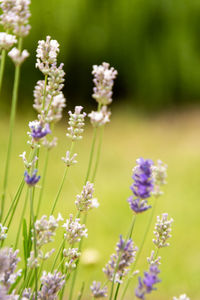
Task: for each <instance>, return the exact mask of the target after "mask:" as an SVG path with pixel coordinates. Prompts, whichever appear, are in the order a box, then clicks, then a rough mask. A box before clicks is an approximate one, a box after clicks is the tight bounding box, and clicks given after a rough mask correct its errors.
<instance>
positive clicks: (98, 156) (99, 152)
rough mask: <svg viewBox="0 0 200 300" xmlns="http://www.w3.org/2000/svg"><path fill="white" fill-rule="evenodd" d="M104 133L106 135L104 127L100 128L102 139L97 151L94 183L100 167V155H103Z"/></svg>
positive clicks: (93, 176)
mask: <svg viewBox="0 0 200 300" xmlns="http://www.w3.org/2000/svg"><path fill="white" fill-rule="evenodd" d="M103 133H104V126H102V127H101V128H100V139H99V145H98V150H97V157H96V163H95V167H94V172H93V175H92V182H93V183H94V181H95V177H96V173H97V169H98V166H99V161H100V155H101V148H102V141H103Z"/></svg>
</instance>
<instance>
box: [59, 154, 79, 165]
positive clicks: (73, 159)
mask: <svg viewBox="0 0 200 300" xmlns="http://www.w3.org/2000/svg"><path fill="white" fill-rule="evenodd" d="M76 157H77V154H76V153H74V154H73V155H72V156H70V152H69V151H67V152H66V156H65V157H62V158H61V159H62V160H63V161H64V163H65V164H66V166H67V167H70V166H72V165H74V164H76V163H77V160H76Z"/></svg>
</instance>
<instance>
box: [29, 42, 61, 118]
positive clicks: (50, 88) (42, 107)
mask: <svg viewBox="0 0 200 300" xmlns="http://www.w3.org/2000/svg"><path fill="white" fill-rule="evenodd" d="M59 51H60V50H59V44H58V42H57V41H56V40H52V39H51V37H50V36H47V38H46V41H44V40H42V41H39V42H38V48H37V63H36V68H38V69H39V70H40V71H41V72H42V73H43V74H44V75H46V76H47V78H46V81H45V80H39V81H38V82H37V84H36V87H35V90H34V105H33V107H34V108H35V109H36V110H37V112H38V113H40V114H42V115H44V118H45V120H46V121H47V122H49V123H52V122H54V123H55V122H57V121H59V120H60V119H61V117H62V111H63V108H64V107H65V106H66V103H65V102H66V100H65V97H64V95H63V93H62V91H61V90H62V88H63V86H64V84H63V82H64V81H65V80H64V76H65V72H64V71H63V66H64V64H60V66H59V67H57V55H58V53H59Z"/></svg>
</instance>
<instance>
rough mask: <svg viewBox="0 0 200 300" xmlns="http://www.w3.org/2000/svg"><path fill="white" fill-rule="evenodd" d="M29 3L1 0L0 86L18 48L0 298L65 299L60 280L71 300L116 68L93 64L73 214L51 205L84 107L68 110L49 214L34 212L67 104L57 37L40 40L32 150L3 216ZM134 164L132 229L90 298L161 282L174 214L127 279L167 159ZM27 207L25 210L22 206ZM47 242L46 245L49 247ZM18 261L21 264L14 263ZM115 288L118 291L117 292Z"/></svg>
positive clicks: (72, 158)
mask: <svg viewBox="0 0 200 300" xmlns="http://www.w3.org/2000/svg"><path fill="white" fill-rule="evenodd" d="M29 5H30V1H29V0H1V1H0V7H1V10H2V15H1V17H0V19H1V24H2V25H3V27H4V29H5V30H6V32H2V33H0V48H1V50H2V54H1V67H0V89H1V86H2V79H3V73H4V68H5V57H6V53H7V51H8V50H10V49H11V48H12V47H13V46H14V45H15V44H18V48H15V47H14V48H12V49H11V50H10V51H9V53H8V56H10V58H11V59H12V61H13V63H14V65H15V81H14V90H13V99H12V108H11V117H10V134H9V142H8V151H7V158H6V168H5V176H4V185H3V191H2V197H1V214H0V216H1V222H2V223H0V241H1V249H0V299H3V300H11V299H13V300H14V299H23V300H26V299H34V300H37V299H38V300H54V299H58V298H59V299H63V297H64V291H65V286H66V285H68V288H69V289H68V291H69V300H72V299H74V298H75V297H74V288H75V284H76V281H77V279H79V278H78V277H77V274H78V273H77V270H78V267H79V259H80V257H81V252H82V246H83V244H82V242H83V239H84V238H86V237H87V235H88V230H87V227H86V221H87V215H88V213H89V211H90V210H91V209H93V208H97V207H98V206H99V202H98V200H97V198H96V197H95V196H94V194H95V189H94V182H95V179H96V173H97V169H98V165H99V160H100V154H101V145H102V140H103V129H104V126H105V124H106V123H108V122H110V116H111V112H110V110H109V109H108V105H110V104H111V102H112V94H113V91H112V88H113V85H114V79H115V78H116V76H117V71H116V70H115V69H114V68H113V67H110V65H109V64H108V63H105V62H104V63H102V65H100V66H97V65H95V66H93V71H92V74H93V75H94V79H93V81H94V84H95V87H94V89H93V94H92V97H93V98H94V99H95V100H96V101H97V103H98V105H97V106H98V107H97V110H96V111H92V112H90V113H89V114H88V117H89V119H90V122H91V124H92V126H93V139H92V142H91V149H90V155H89V161H88V167H87V170H86V176H85V178H84V181H83V188H82V190H81V192H80V193H79V194H78V195H77V196H76V200H75V203H74V204H75V209H76V212H75V216H73V214H70V215H69V218H67V216H66V215H64V218H65V220H66V221H65V222H63V220H64V219H63V217H62V216H61V214H60V213H58V216H57V218H55V216H54V211H55V208H56V206H57V204H58V200H59V198H60V195H61V192H62V189H63V186H64V184H65V180H66V176H67V173H68V170H69V168H70V167H71V166H72V165H74V164H77V163H78V162H77V160H76V159H77V156H78V154H77V153H75V152H74V147H75V145H76V143H77V142H78V141H79V140H80V139H82V138H83V132H84V126H85V118H86V113H85V112H83V107H82V106H76V107H75V109H74V112H72V111H69V112H68V115H69V120H68V128H67V133H66V136H67V138H69V139H70V142H71V146H70V148H69V149H66V155H65V156H63V157H62V158H61V159H62V161H63V162H64V164H65V166H64V167H65V169H64V175H63V178H62V180H61V182H60V185H59V187H58V192H57V194H56V196H55V198H54V199H53V202H52V203H53V205H52V208H51V211H50V215H47V213H48V212H46V211H45V212H43V213H45V214H43V215H42V216H41V218H38V216H39V214H40V209H41V203H42V200H43V192H44V186H45V179H46V174H47V168H48V162H49V152H50V150H51V149H52V148H54V147H56V146H57V138H56V137H52V136H53V132H54V126H55V124H56V123H57V122H58V121H59V120H60V119H61V118H62V113H63V109H64V108H65V107H66V100H65V97H64V94H63V92H62V89H63V87H64V82H65V79H64V76H65V72H64V65H63V64H62V63H61V64H58V54H59V51H60V49H59V43H58V42H57V41H56V40H54V39H51V37H50V36H47V37H46V40H41V41H39V42H38V47H37V50H36V58H37V60H36V68H38V69H39V70H40V71H41V73H42V74H43V76H44V78H43V79H42V80H39V81H38V82H37V83H36V86H35V89H34V93H33V96H34V104H33V107H34V109H35V110H36V112H37V117H36V119H35V120H34V121H30V122H29V124H28V126H29V131H28V145H29V146H30V153H29V154H28V158H27V156H26V152H25V151H24V152H23V153H22V154H21V155H19V156H20V157H21V158H22V161H23V164H24V168H25V171H24V176H22V174H21V177H22V180H21V183H20V185H19V187H18V189H17V191H16V193H15V195H14V197H13V199H12V201H11V204H10V206H9V207H8V209H7V212H6V215H4V203H5V199H6V191H7V182H8V175H9V164H10V154H11V147H12V135H13V128H14V121H15V112H16V104H17V94H18V86H19V77H20V67H21V64H22V63H23V62H24V61H25V59H26V58H27V57H28V56H29V54H28V52H27V50H23V51H22V40H23V38H24V37H25V36H27V35H28V33H29V31H30V25H29V21H28V20H29V17H30V11H29ZM97 141H98V144H97ZM96 144H97V145H96ZM41 151H45V152H46V158H45V164H44V169H43V172H41V170H40V166H39V162H40V152H41ZM136 163H137V165H136V167H134V169H133V176H132V179H133V184H132V185H131V191H132V193H133V194H132V195H131V196H130V197H129V198H128V203H129V205H130V208H131V213H130V217H131V218H132V221H131V222H130V228H129V230H128V232H127V235H126V237H125V238H123V237H122V235H120V239H119V242H118V243H117V245H116V251H115V253H114V254H112V255H111V257H110V260H109V261H108V263H107V264H106V265H105V267H104V268H103V272H104V274H105V276H106V280H105V283H103V284H101V282H99V281H93V282H92V283H91V286H90V290H91V296H92V297H93V298H107V297H108V298H109V300H112V299H114V300H116V299H118V298H119V296H120V299H123V298H124V297H125V295H126V291H127V289H128V287H129V286H130V284H131V289H132V291H134V292H133V293H134V295H135V297H137V298H139V299H143V300H144V299H146V297H148V294H150V293H151V292H153V291H154V290H156V287H155V286H157V284H158V283H160V282H161V279H160V275H159V274H160V270H159V265H160V259H161V258H160V256H158V252H159V251H160V249H161V248H163V247H166V246H169V243H168V239H169V238H170V237H171V224H172V222H173V219H169V220H168V214H167V213H163V214H162V215H161V217H159V216H158V217H157V223H156V225H155V230H154V235H155V237H154V239H153V244H154V246H155V247H156V251H154V250H153V251H152V252H151V256H150V257H149V258H147V262H148V265H149V266H148V271H145V272H144V276H143V277H141V276H139V277H138V283H137V284H136V285H135V286H134V284H132V283H131V281H132V277H133V276H136V275H137V274H138V273H139V271H138V270H135V269H136V265H137V261H138V258H139V256H140V255H141V253H142V249H143V246H144V242H145V240H146V237H147V234H148V232H149V228H150V225H151V222H152V219H153V216H154V212H155V205H156V202H155V201H154V202H153V201H152V199H151V197H152V196H154V197H155V199H157V198H158V197H159V196H161V195H162V193H163V192H162V191H161V186H162V185H164V184H165V183H166V169H167V167H166V165H165V164H163V163H162V162H161V161H160V160H159V161H158V163H157V165H156V164H154V162H153V161H152V160H150V159H143V158H139V159H137V160H136ZM41 174H42V175H41ZM38 185H40V190H39V193H37V194H36V193H35V190H36V189H37V188H38ZM25 186H26V196H25V200H24V203H23V209H22V212H21V215H20V217H19V221H18V224H19V225H18V228H17V234H16V240H15V241H12V246H11V245H9V243H7V240H6V239H7V236H8V235H9V233H10V231H9V229H10V226H11V224H12V222H13V220H14V218H15V217H16V215H15V212H16V209H17V206H18V204H19V203H20V202H22V190H23V189H24V187H25ZM36 196H37V197H36ZM28 200H29V203H28ZM156 201H157V200H156ZM27 208H28V213H27V212H26V210H27ZM149 210H151V211H152V212H151V215H150V217H149V222H148V226H147V227H146V230H145V231H144V236H143V239H142V243H141V245H139V247H137V246H135V243H134V241H133V239H132V235H133V234H134V224H135V221H136V217H137V218H139V215H140V214H142V213H146V212H147V211H149ZM132 215H133V216H132ZM58 230H60V231H61V233H62V234H61V236H62V238H61V241H60V247H59V248H58V249H56V248H53V247H52V246H51V244H53V242H54V240H55V238H56V234H57V231H58ZM18 244H20V246H23V255H22V253H21V252H19V250H18ZM13 245H14V246H13ZM46 246H50V249H48V247H46ZM19 254H20V256H21V259H20V258H19ZM20 260H21V265H20V268H19V266H18V264H19V262H20ZM46 260H49V261H50V265H51V267H50V268H49V266H48V265H47V264H46V263H45V262H46ZM69 285H70V286H69ZM121 286H123V287H124V289H123V292H121V294H120V288H121ZM83 290H84V285H83V286H82V288H81V291H80V293H79V295H78V298H77V299H81V297H82V296H83ZM173 299H174V300H176V299H177V300H178V299H180V300H184V299H185V300H188V299H189V298H188V297H187V296H186V295H185V294H183V295H181V296H180V297H179V298H176V297H174V298H173Z"/></svg>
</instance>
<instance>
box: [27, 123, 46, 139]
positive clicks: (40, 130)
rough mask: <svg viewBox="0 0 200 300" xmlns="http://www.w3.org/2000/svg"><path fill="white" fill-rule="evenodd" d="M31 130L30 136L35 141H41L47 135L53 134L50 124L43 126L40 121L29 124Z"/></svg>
mask: <svg viewBox="0 0 200 300" xmlns="http://www.w3.org/2000/svg"><path fill="white" fill-rule="evenodd" d="M29 128H30V129H31V132H30V133H28V134H29V135H30V136H31V137H32V138H33V140H34V141H39V140H40V139H42V138H43V137H45V136H46V135H47V134H49V133H51V130H50V127H49V124H48V123H46V124H43V123H42V122H40V121H38V120H35V121H32V122H29Z"/></svg>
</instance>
